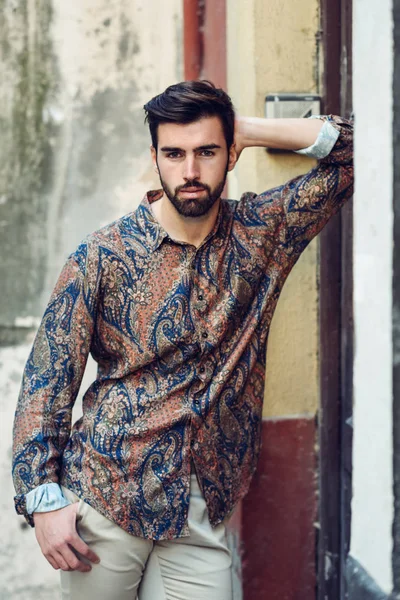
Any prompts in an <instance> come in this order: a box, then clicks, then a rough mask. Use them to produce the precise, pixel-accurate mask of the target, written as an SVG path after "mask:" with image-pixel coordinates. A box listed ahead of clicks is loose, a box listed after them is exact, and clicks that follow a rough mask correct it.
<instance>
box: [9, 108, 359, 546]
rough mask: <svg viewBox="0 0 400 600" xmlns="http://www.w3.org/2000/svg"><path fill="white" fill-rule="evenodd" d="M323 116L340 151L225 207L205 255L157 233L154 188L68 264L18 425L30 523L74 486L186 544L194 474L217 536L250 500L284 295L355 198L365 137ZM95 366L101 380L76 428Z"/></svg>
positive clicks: (131, 525)
mask: <svg viewBox="0 0 400 600" xmlns="http://www.w3.org/2000/svg"><path fill="white" fill-rule="evenodd" d="M321 118H322V119H323V120H324V121H325V124H324V127H323V131H325V134H324V135H325V136H328V137H329V135H331V136H332V132H333V134H334V136H333V137H334V140H333V142H332V144H331V147H332V145H333V144H334V147H333V149H332V151H331V152H329V151H328V152H329V153H328V155H327V156H324V157H323V158H322V159H321V160H320V161H319V163H318V165H317V166H316V167H315V168H314V169H312V170H311V171H309V172H308V173H306V174H305V175H302V176H299V177H297V178H295V179H293V180H291V181H289V182H288V183H286V184H285V185H283V186H279V187H276V188H274V189H272V190H269V191H267V192H264V193H262V194H259V195H257V194H255V193H245V194H243V195H242V197H241V199H240V201H234V200H224V199H223V200H221V203H220V207H219V212H218V216H217V220H216V223H215V226H214V228H213V230H212V231H211V232H210V234H209V235H208V236H207V237H206V239H205V240H204V241H203V242H202V243H201V245H200V246H199V247H198V248H196V247H195V246H193V245H191V244H188V243H184V242H179V241H176V240H173V239H171V238H170V236H169V235H168V234H167V232H166V231H165V230H164V229H163V228H162V227H161V226H160V224H159V223H158V221H157V220H156V219H155V217H154V216H153V213H152V210H151V203H152V202H155V201H156V200H158V199H159V198H160V197H161V196H162V191H161V190H157V191H153V192H149V193H148V194H147V195H146V196H145V198H144V199H143V201H142V203H141V204H140V206H139V207H138V208H137V209H136V210H135V211H134V212H132V213H130V214H128V215H126V216H124V217H123V218H121V219H119V220H117V221H115V222H114V223H112V224H111V225H108V226H107V227H104V228H102V229H100V230H99V231H97V232H95V233H93V234H91V235H90V236H88V237H87V239H86V240H85V241H84V242H83V243H82V244H81V245H80V246H79V247H78V249H77V250H76V251H75V252H74V253H73V254H72V255H71V256H70V257H69V259H68V261H67V263H66V265H65V266H64V268H63V270H62V272H61V275H60V277H59V279H58V282H57V284H56V287H55V289H54V291H53V294H52V296H51V299H50V302H49V304H48V306H47V309H46V311H45V314H44V316H43V320H42V322H41V325H40V328H39V330H38V333H37V336H36V339H35V342H34V344H33V348H32V351H31V354H30V357H29V359H28V362H27V365H26V367H25V371H24V376H23V381H22V387H21V393H20V397H19V401H18V406H17V411H16V416H15V424H14V448H13V475H14V483H15V488H16V491H17V496H16V498H15V503H16V509H17V512H18V513H20V514H24V515H25V517H26V518H27V519H28V521H29V522H30V524H31V525H33V520H32V517H31V515H30V513H32V512H33V510H34V508H32V498H34V505H35V506H37V505H38V503H39V504H40V502H46V497H48V495H49V494H50V495H51V493H52V491H53V490H54V489H57V490H60V487H59V484H61V485H63V486H65V487H67V488H69V489H70V490H72V491H73V492H75V493H76V494H77V495H78V496H79V497H81V498H82V499H84V500H85V502H87V503H88V504H90V505H91V506H92V507H93V508H94V509H96V510H97V511H98V512H99V513H101V514H103V515H104V516H106V517H108V518H109V519H111V520H112V521H114V522H115V523H117V524H118V525H119V526H121V527H122V528H123V529H124V530H126V531H127V532H129V533H131V534H133V535H136V536H140V537H144V538H150V539H155V540H157V539H173V538H176V537H182V536H186V535H188V534H189V531H188V524H187V515H188V506H189V486H190V471H191V463H192V464H194V467H195V470H196V473H197V478H198V481H199V485H200V488H201V491H202V493H203V495H204V498H205V500H206V503H207V507H208V513H209V520H210V522H211V524H212V525H213V526H215V525H217V524H218V523H220V522H221V521H222V520H223V519H224V517H225V516H226V515H227V514H228V513H230V512H231V511H232V510H233V508H234V507H235V505H236V504H237V502H238V501H239V500H240V499H241V498H242V497H243V496H244V495H245V494H246V492H247V490H248V488H249V484H250V481H251V478H252V475H253V473H254V471H255V468H256V463H257V457H258V454H259V449H260V430H261V419H262V402H263V393H264V377H265V359H266V346H267V339H268V332H269V327H270V323H271V319H272V316H273V313H274V310H275V307H276V303H277V301H278V298H279V295H280V292H281V290H282V286H283V284H284V282H285V280H286V278H287V276H288V274H289V273H290V271H291V269H292V267H293V265H294V264H295V263H296V261H297V259H298V258H299V256H300V254H301V252H302V251H303V250H304V248H305V247H306V246H307V245H308V244H309V242H310V241H311V240H312V239H313V238H314V236H316V235H317V234H318V232H319V231H321V229H322V228H323V226H324V225H325V224H326V223H327V221H328V220H329V218H330V217H331V216H332V215H333V214H335V213H336V212H337V211H338V210H339V208H340V207H341V206H342V205H343V203H344V202H345V200H346V199H347V198H349V197H350V196H351V194H352V181H353V166H352V126H351V124H350V123H349V122H348V121H346V120H344V119H341V118H339V117H332V116H328V117H321ZM329 132H330V133H329ZM336 139H337V141H336ZM335 142H336V143H335ZM308 150H309V149H308ZM320 151H321V148H320V147H319V149H318V152H320ZM318 152H316V153H315V154H317V155H318ZM304 153H308V154H312V152H307V151H304ZM315 154H314V155H315ZM89 353H90V354H91V355H92V356H93V358H94V360H95V361H96V362H97V365H98V371H97V377H96V380H95V381H94V382H93V383H92V385H91V386H90V387H89V389H88V390H87V391H86V393H85V395H84V397H83V416H82V418H80V419H79V420H78V421H77V422H76V423H75V424H74V425H73V427H72V429H71V413H72V407H73V405H74V401H75V398H76V396H77V393H78V390H79V386H80V383H81V379H82V375H83V372H84V369H85V364H86V360H87V357H88V354H89ZM43 499H44V500H43ZM58 502H59V503H58V504H56V505H55V506H53V508H59V507H61V506H65V505H66V504H68V502H67V501H65V500H64V502H63V498H62V495H61V496H58ZM29 504H30V509H29V506H28V505H29Z"/></svg>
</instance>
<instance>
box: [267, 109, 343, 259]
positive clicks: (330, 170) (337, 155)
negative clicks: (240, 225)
mask: <svg viewBox="0 0 400 600" xmlns="http://www.w3.org/2000/svg"><path fill="white" fill-rule="evenodd" d="M319 118H321V119H322V120H323V121H324V126H325V125H329V128H328V127H324V126H323V127H322V129H321V132H320V136H319V138H321V136H322V138H324V137H329V139H330V142H329V144H328V146H329V145H330V144H331V142H332V140H333V138H334V135H333V134H332V133H331V129H335V131H336V132H337V139H336V142H335V143H334V145H333V147H332V149H331V151H330V152H329V153H328V154H327V155H326V156H323V157H322V158H321V159H319V160H318V164H317V166H316V167H315V168H313V169H311V170H310V171H308V172H307V173H306V174H305V175H300V176H299V177H296V178H295V179H292V180H291V181H289V182H288V183H286V184H285V185H284V186H282V187H281V188H280V190H279V197H280V198H279V201H280V204H281V207H282V211H283V226H284V229H283V232H282V240H283V244H282V248H283V249H284V250H285V252H286V253H287V254H288V255H290V256H291V257H293V258H294V259H297V257H298V256H299V255H300V254H301V252H302V251H303V250H304V248H305V247H306V246H307V245H308V244H309V242H310V241H311V240H312V239H313V238H314V237H315V236H316V235H317V234H318V233H319V232H320V231H321V230H322V229H323V227H324V226H325V225H326V223H327V222H328V221H329V219H330V218H331V217H332V216H333V215H335V214H336V213H337V212H338V210H339V209H340V208H341V207H342V206H343V204H344V203H345V202H346V200H348V199H349V198H350V197H351V196H352V195H353V125H352V123H351V122H350V121H348V120H346V119H343V118H341V117H336V116H332V115H327V116H323V117H319ZM324 130H325V131H324ZM327 132H328V133H327ZM320 141H321V140H320ZM321 143H322V144H324V142H321ZM315 145H317V146H318V139H317V141H316V143H315V144H314V146H315ZM314 152H315V149H314Z"/></svg>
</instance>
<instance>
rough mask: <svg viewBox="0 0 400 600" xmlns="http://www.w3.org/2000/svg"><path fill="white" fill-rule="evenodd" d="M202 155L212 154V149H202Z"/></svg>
mask: <svg viewBox="0 0 400 600" xmlns="http://www.w3.org/2000/svg"><path fill="white" fill-rule="evenodd" d="M201 154H202V156H214V152H212V150H202V152H201Z"/></svg>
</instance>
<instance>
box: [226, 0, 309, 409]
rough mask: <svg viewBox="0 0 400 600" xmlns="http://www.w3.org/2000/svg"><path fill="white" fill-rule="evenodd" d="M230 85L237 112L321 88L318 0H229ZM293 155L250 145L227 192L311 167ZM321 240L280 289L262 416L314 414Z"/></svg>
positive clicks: (255, 187) (269, 183)
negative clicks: (271, 96) (275, 96)
mask: <svg viewBox="0 0 400 600" xmlns="http://www.w3.org/2000/svg"><path fill="white" fill-rule="evenodd" d="M227 29H228V42H227V46H228V47H227V56H228V91H229V93H230V94H231V96H232V99H233V101H234V104H235V107H236V109H237V112H238V113H239V114H242V115H253V116H258V117H263V116H264V99H265V96H266V95H267V94H268V93H272V92H314V93H315V92H318V72H319V64H318V63H319V58H318V44H317V40H318V30H319V3H318V0H302V1H301V2H299V1H298V0H227ZM312 164H313V162H312V161H310V160H309V159H306V158H304V157H300V156H298V155H295V154H283V155H276V154H275V155H271V154H268V153H267V152H266V151H265V150H264V149H259V148H251V149H247V150H245V152H244V153H243V154H242V156H241V158H240V161H239V163H238V165H237V167H236V169H235V171H234V173H232V174H231V176H230V182H229V185H230V195H231V197H234V198H239V197H240V194H241V193H243V192H245V191H249V190H251V191H254V192H262V191H263V190H264V189H268V188H270V187H273V186H275V185H278V184H281V183H284V182H285V181H287V180H288V179H290V178H291V177H294V176H295V175H298V174H299V173H303V172H305V171H307V170H308V169H309V168H310V167H311V166H312ZM317 266H318V242H317V241H314V242H313V243H312V244H310V246H309V247H308V248H307V250H306V251H305V252H304V253H303V255H302V257H301V258H300V260H299V262H298V263H297V265H296V267H295V268H294V269H293V271H292V273H291V275H290V277H289V279H288V281H287V283H286V285H285V287H284V290H283V292H282V295H281V298H280V301H279V303H278V308H277V310H276V313H275V316H274V319H273V323H272V327H271V333H270V339H269V345H268V353H267V376H266V390H265V401H264V417H279V416H289V415H304V414H313V413H315V411H316V409H317V406H318V397H319V382H318V270H317Z"/></svg>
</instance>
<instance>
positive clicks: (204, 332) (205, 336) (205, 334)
mask: <svg viewBox="0 0 400 600" xmlns="http://www.w3.org/2000/svg"><path fill="white" fill-rule="evenodd" d="M201 335H202V337H203V338H204V339H206V338H208V333H207V331H203V333H202V334H201Z"/></svg>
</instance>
